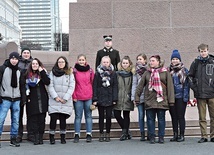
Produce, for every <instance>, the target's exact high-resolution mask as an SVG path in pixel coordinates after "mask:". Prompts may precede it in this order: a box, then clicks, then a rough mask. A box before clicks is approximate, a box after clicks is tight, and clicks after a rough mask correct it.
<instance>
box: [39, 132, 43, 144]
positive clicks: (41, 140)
mask: <svg viewBox="0 0 214 155" xmlns="http://www.w3.org/2000/svg"><path fill="white" fill-rule="evenodd" d="M39 144H43V134H39Z"/></svg>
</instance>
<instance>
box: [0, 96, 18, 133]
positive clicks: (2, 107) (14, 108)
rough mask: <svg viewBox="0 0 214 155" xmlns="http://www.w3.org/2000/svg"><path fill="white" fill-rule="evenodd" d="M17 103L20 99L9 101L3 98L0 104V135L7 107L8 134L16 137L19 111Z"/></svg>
mask: <svg viewBox="0 0 214 155" xmlns="http://www.w3.org/2000/svg"><path fill="white" fill-rule="evenodd" d="M19 104H20V101H14V102H11V101H9V100H4V99H3V102H2V103H1V104H0V135H2V131H3V125H4V121H5V118H6V116H7V112H8V110H9V109H10V110H11V128H10V136H11V137H16V136H17V135H18V129H19V113H20V106H19Z"/></svg>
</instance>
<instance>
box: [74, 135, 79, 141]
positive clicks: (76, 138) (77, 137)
mask: <svg viewBox="0 0 214 155" xmlns="http://www.w3.org/2000/svg"><path fill="white" fill-rule="evenodd" d="M78 142H79V134H75V135H74V143H78Z"/></svg>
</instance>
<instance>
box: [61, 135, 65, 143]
mask: <svg viewBox="0 0 214 155" xmlns="http://www.w3.org/2000/svg"><path fill="white" fill-rule="evenodd" d="M60 137H61V144H65V143H66V140H65V134H60Z"/></svg>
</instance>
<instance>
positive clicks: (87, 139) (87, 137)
mask: <svg viewBox="0 0 214 155" xmlns="http://www.w3.org/2000/svg"><path fill="white" fill-rule="evenodd" d="M91 139H92V137H91V135H90V134H87V135H86V142H91Z"/></svg>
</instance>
